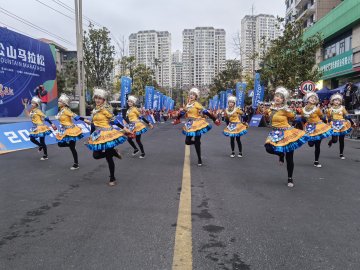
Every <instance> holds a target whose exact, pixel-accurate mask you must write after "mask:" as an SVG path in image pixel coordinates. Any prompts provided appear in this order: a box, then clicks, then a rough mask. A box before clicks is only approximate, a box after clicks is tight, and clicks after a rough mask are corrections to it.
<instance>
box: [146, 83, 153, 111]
mask: <svg viewBox="0 0 360 270" xmlns="http://www.w3.org/2000/svg"><path fill="white" fill-rule="evenodd" d="M154 92H155V89H154V86H146V87H145V109H146V110H151V109H152V108H153V103H154Z"/></svg>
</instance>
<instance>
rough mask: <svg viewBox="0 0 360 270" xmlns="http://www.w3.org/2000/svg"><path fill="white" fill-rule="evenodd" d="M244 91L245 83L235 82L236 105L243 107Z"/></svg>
mask: <svg viewBox="0 0 360 270" xmlns="http://www.w3.org/2000/svg"><path fill="white" fill-rule="evenodd" d="M245 92H246V83H241V82H238V83H236V106H237V107H240V108H244V106H245Z"/></svg>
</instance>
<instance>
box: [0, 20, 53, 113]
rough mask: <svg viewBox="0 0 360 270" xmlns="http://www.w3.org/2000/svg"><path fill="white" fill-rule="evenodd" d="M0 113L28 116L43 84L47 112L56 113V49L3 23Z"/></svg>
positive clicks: (0, 42) (0, 49)
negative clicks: (5, 26) (32, 101)
mask: <svg viewBox="0 0 360 270" xmlns="http://www.w3.org/2000/svg"><path fill="white" fill-rule="evenodd" d="M0 66H1V69H0V117H17V116H22V117H26V116H29V111H30V109H31V104H30V103H31V98H32V96H35V95H36V93H35V90H36V88H37V87H38V86H39V85H43V86H44V88H45V90H46V92H44V93H45V95H43V96H42V101H43V102H47V109H46V114H47V115H55V114H56V113H57V108H58V106H57V83H56V50H55V47H54V46H53V45H49V44H47V43H44V42H41V41H39V40H37V39H33V38H30V37H27V36H24V35H21V34H19V33H16V32H14V31H11V30H8V29H6V28H3V27H0Z"/></svg>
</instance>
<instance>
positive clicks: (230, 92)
mask: <svg viewBox="0 0 360 270" xmlns="http://www.w3.org/2000/svg"><path fill="white" fill-rule="evenodd" d="M232 94H233V90H232V89H226V100H225V105H226V108H227V107H228V102H227V101H228V96H232Z"/></svg>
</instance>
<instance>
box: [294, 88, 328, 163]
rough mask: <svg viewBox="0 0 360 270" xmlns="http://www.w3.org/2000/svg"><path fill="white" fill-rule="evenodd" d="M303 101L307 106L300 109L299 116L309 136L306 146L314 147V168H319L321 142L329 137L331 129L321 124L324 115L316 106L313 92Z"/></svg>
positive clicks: (316, 96) (316, 100)
mask: <svg viewBox="0 0 360 270" xmlns="http://www.w3.org/2000/svg"><path fill="white" fill-rule="evenodd" d="M304 101H305V103H307V104H306V106H305V107H304V108H302V114H301V115H302V119H303V121H304V122H305V126H304V129H305V132H306V134H307V135H309V141H308V145H309V146H310V147H313V146H315V161H314V166H315V167H317V168H321V167H322V166H321V164H320V163H319V157H320V145H321V140H322V139H324V138H327V137H329V136H331V134H332V129H331V126H330V125H328V124H326V123H324V122H323V120H324V121H325V118H324V115H323V113H322V112H321V110H320V108H319V107H318V106H317V104H318V103H319V97H318V95H317V94H316V93H314V92H310V93H307V94H306V96H305V100H304Z"/></svg>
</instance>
